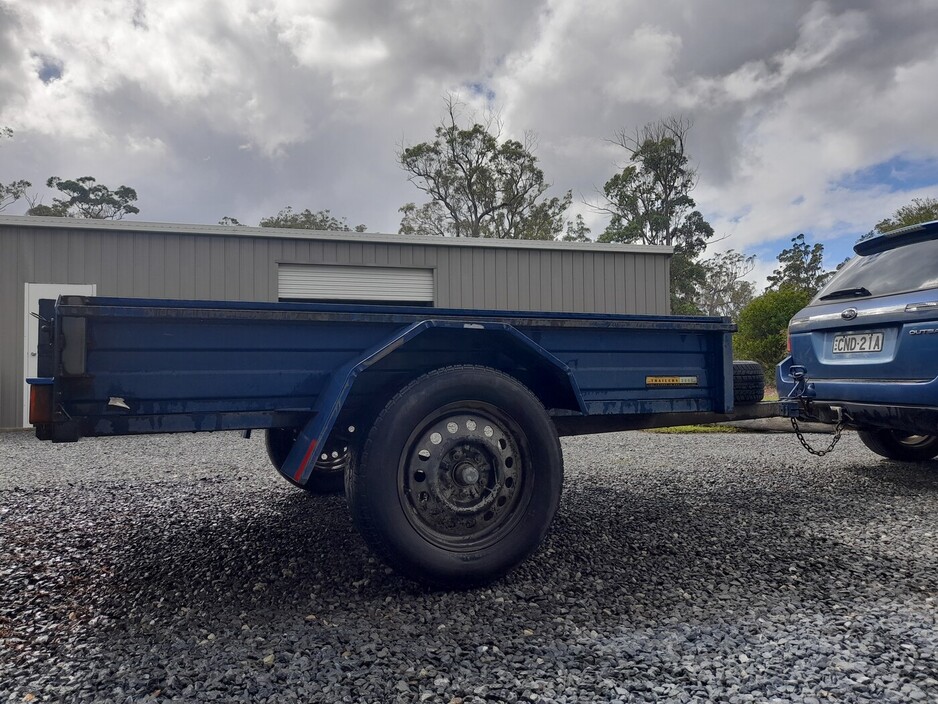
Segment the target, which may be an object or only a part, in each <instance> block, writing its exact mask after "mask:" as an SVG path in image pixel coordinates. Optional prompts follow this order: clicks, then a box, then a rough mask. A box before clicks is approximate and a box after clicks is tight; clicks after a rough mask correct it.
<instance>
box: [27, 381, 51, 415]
mask: <svg viewBox="0 0 938 704" xmlns="http://www.w3.org/2000/svg"><path fill="white" fill-rule="evenodd" d="M29 422H30V424H31V425H39V424H40V423H51V422H52V384H35V385H32V386H30V387H29Z"/></svg>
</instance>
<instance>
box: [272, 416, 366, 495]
mask: <svg viewBox="0 0 938 704" xmlns="http://www.w3.org/2000/svg"><path fill="white" fill-rule="evenodd" d="M298 434H299V429H298V428H269V429H268V430H267V434H266V439H265V440H266V445H267V456H268V457H270V461H271V463H272V464H273V465H274V467H276V468H277V471H278V472H280V470H281V468H282V467H283V463H284V462H286V461H287V455H289V454H290V450H291V449H293V444H294V443H295V442H296V436H297V435H298ZM350 462H351V450H350V448H349V447H348V446H346V445H343V446H339V445H338V444H333V445H332V446H329V445H327V447H326V450H325V451H324V452H323V453H322V454H320V456H319V459H317V461H316V465H315V467H314V468H313V471H312V472H311V473H310V475H309V479H308V480H307V482H306V484H299V483H298V482H296V481H294V480H293V477H289V476H287V475H286V474H284V473H283V472H280V476H282V477H283V478H284V479H286V480H287V481H288V482H290V483H291V484H292V485H293V486H295V487H299V488H300V489H303V490H304V491H308V492H309V493H310V494H341V493H342V492H343V491H344V490H345V470H346V468H347V467H348V465H349V463H350Z"/></svg>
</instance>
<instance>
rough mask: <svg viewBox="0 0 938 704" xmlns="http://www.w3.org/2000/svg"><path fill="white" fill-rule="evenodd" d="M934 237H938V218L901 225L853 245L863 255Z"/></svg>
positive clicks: (854, 249)
mask: <svg viewBox="0 0 938 704" xmlns="http://www.w3.org/2000/svg"><path fill="white" fill-rule="evenodd" d="M934 239H938V220H930V221H929V222H923V223H919V224H917V225H909V226H908V227H900V228H899V229H898V230H892V231H890V232H885V233H883V234H881V235H873V236H872V237H867V238H865V239H862V240H860V241H859V242H857V243H856V244H855V245H853V251H854V252H856V253H857V254H859V255H860V256H861V257H863V256H866V255H868V254H876V253H877V252H885V251H886V250H887V249H893V248H895V247H901V246H903V245H907V244H912V243H914V242H924V241H926V240H934Z"/></svg>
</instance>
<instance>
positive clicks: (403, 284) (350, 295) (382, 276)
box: [278, 264, 433, 304]
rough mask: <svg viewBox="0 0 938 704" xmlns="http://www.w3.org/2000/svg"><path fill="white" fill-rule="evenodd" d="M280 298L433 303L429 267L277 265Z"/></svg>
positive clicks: (431, 279) (431, 270) (431, 274)
mask: <svg viewBox="0 0 938 704" xmlns="http://www.w3.org/2000/svg"><path fill="white" fill-rule="evenodd" d="M278 279H279V281H278V284H279V298H280V299H281V300H317V301H378V302H381V301H384V302H388V303H398V302H400V303H424V304H426V303H429V304H432V303H433V269H410V268H403V267H380V266H345V265H340V264H281V265H280V266H279V277H278Z"/></svg>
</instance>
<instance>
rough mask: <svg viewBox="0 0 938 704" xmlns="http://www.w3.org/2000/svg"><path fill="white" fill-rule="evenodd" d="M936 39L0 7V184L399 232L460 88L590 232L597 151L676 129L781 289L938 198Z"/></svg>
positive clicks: (838, 10) (499, 18)
mask: <svg viewBox="0 0 938 704" xmlns="http://www.w3.org/2000/svg"><path fill="white" fill-rule="evenodd" d="M936 37H938V2H936V1H935V0H866V1H865V2H864V1H862V0H855V1H852V2H835V1H828V2H811V1H808V0H788V1H785V2H778V1H777V0H654V1H651V0H512V1H511V2H509V1H508V0H502V1H501V2H498V1H496V0H462V1H460V0H402V1H399V2H395V1H393V0H391V1H388V0H264V1H263V2H260V1H255V0H159V1H152V2H151V1H149V0H126V1H123V2H121V1H119V0H82V2H74V0H0V126H3V125H5V126H8V127H10V128H12V129H13V130H14V133H15V134H14V139H13V140H12V141H9V140H8V141H6V142H4V143H3V144H2V145H0V182H6V181H9V180H12V179H18V178H26V179H29V180H31V181H32V182H33V183H34V184H37V186H38V187H37V188H36V189H35V190H36V191H37V192H38V193H42V194H44V199H45V202H47V203H48V202H50V201H51V198H52V194H51V193H50V192H48V191H46V189H45V188H44V187H41V186H42V184H43V183H44V181H45V179H46V178H47V177H49V176H52V175H57V176H62V177H66V178H73V177H77V176H84V175H92V176H94V177H96V178H97V179H98V181H99V182H103V183H105V184H107V185H109V186H111V187H116V186H118V185H121V184H127V185H130V186H133V187H134V188H136V189H137V192H138V193H139V196H140V199H139V203H138V205H139V207H140V210H141V213H140V216H139V217H138V219H141V220H151V221H175V222H192V223H215V222H217V221H218V219H219V218H221V217H222V216H224V215H230V216H234V217H237V218H238V219H240V220H241V222H243V223H245V224H251V225H253V224H256V223H257V221H258V220H259V219H260V218H261V217H264V216H266V215H271V214H274V213H276V212H277V211H278V210H279V209H280V208H282V207H283V206H285V205H292V206H293V207H294V208H296V209H302V208H307V207H308V208H311V209H312V210H319V209H323V208H329V209H331V210H332V212H333V214H335V215H340V216H346V217H347V218H348V220H349V221H350V223H351V224H357V223H365V224H367V225H368V227H369V229H370V230H372V231H383V232H396V231H397V228H398V225H399V222H400V216H399V213H398V212H397V210H398V208H399V207H400V206H401V205H402V204H403V203H406V202H408V201H417V202H422V199H421V196H422V193H420V192H419V191H418V190H417V189H416V188H415V187H414V186H413V185H411V184H410V183H409V182H408V181H407V178H406V174H405V173H404V172H403V171H401V169H400V168H399V167H398V166H397V163H396V160H395V152H396V150H397V149H398V148H399V146H400V145H401V144H410V143H415V142H419V141H423V140H424V139H427V138H428V137H430V136H431V134H432V130H433V127H434V125H435V124H436V123H437V122H438V121H439V119H440V115H441V111H442V108H443V99H444V97H445V96H446V95H448V94H456V95H458V96H459V98H460V99H461V100H462V102H463V103H465V104H466V106H467V109H476V110H483V109H490V110H494V111H497V112H498V113H499V115H500V116H501V119H502V121H503V124H504V132H505V134H507V135H511V136H520V135H522V134H523V133H524V132H525V131H527V130H532V131H534V132H536V133H537V134H538V136H539V139H538V149H537V156H538V157H539V159H540V161H541V165H542V167H543V169H544V171H545V173H546V174H547V177H548V179H549V180H550V181H551V182H552V183H553V184H554V187H555V188H554V190H555V192H556V193H557V194H559V193H561V192H563V191H565V190H567V189H572V190H573V192H574V196H575V199H576V201H577V206H576V208H577V210H579V211H581V212H582V213H583V214H584V216H585V217H586V219H587V222H588V223H589V224H590V225H591V226H592V227H593V234H594V236H595V235H597V234H598V233H599V232H601V231H602V228H603V227H604V225H605V223H604V221H603V219H602V217H601V216H599V215H597V214H596V213H595V211H593V210H591V209H590V208H589V205H588V203H589V201H591V200H595V197H596V192H597V189H598V188H600V187H601V186H602V184H603V183H604V182H605V181H606V180H607V179H608V178H609V177H610V176H611V175H612V174H613V173H614V172H615V171H616V170H617V168H618V167H621V165H622V164H623V161H624V153H623V152H622V150H621V149H620V148H617V147H615V146H613V145H611V144H610V143H609V141H608V138H610V137H612V136H613V135H614V134H615V132H616V131H618V130H623V129H625V130H629V131H630V130H633V129H634V128H636V127H638V126H641V125H642V124H644V123H645V122H648V121H650V120H654V119H656V118H660V117H663V116H667V115H671V114H683V115H685V116H688V117H690V118H691V119H692V120H693V122H694V129H693V132H692V133H691V139H690V145H689V148H690V152H691V156H692V158H693V160H694V162H695V163H696V165H697V166H698V168H699V185H698V187H697V190H696V191H695V194H694V195H695V197H696V199H697V201H698V206H699V207H700V208H701V210H702V211H703V212H704V214H705V216H706V217H707V218H708V219H709V220H710V221H711V223H712V224H713V225H714V227H715V229H716V230H717V233H718V234H719V235H721V236H723V237H725V239H723V240H722V241H721V242H720V243H719V244H718V245H717V248H719V249H726V248H729V247H734V248H736V249H738V250H739V249H741V250H745V251H746V252H749V253H755V254H758V255H759V257H760V259H761V266H760V269H759V272H763V271H765V270H769V271H770V270H771V268H772V265H773V264H774V258H775V255H776V254H777V253H778V252H779V251H780V250H781V249H782V247H784V246H785V245H787V244H788V241H789V238H790V237H792V236H793V235H795V234H797V233H799V232H805V233H806V234H807V235H808V237H809V239H810V240H811V241H819V242H823V243H824V244H825V247H826V248H827V252H828V261H829V263H830V264H835V263H836V262H838V261H840V260H841V259H843V257H844V256H846V255H847V253H849V249H850V246H851V245H852V243H853V241H854V240H855V239H856V237H857V236H858V235H860V234H863V233H865V232H867V231H868V230H869V229H870V228H871V227H872V226H873V224H875V223H876V222H877V221H878V220H880V219H881V218H883V217H885V216H887V215H889V214H891V213H892V212H893V211H894V210H895V209H896V208H897V207H899V206H900V205H903V204H905V203H908V202H909V201H910V200H911V199H912V198H915V197H923V196H932V197H938V90H936V87H938V41H936ZM20 205H21V204H16V205H14V206H12V207H11V208H9V209H8V210H7V211H6V212H7V213H14V214H15V213H18V212H22V208H21V207H20ZM18 208H19V209H18Z"/></svg>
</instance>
